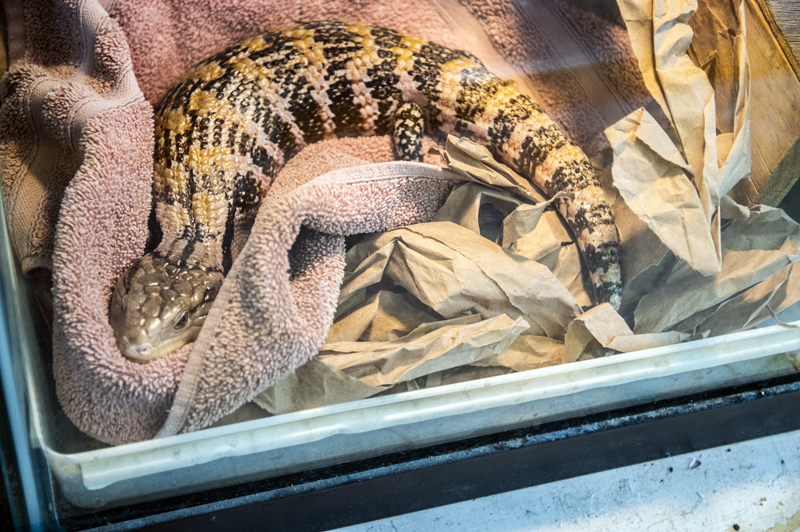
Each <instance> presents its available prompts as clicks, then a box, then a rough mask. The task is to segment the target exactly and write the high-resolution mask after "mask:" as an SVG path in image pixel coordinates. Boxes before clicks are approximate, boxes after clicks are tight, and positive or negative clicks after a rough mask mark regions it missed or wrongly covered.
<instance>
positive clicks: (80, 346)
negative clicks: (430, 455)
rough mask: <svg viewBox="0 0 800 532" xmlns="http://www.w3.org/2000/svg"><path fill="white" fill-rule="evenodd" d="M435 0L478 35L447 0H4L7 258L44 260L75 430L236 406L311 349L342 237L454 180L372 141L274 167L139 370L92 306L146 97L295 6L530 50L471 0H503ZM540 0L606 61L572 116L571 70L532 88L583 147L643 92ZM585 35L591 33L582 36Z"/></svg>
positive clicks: (618, 56)
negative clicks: (244, 224) (482, 35)
mask: <svg viewBox="0 0 800 532" xmlns="http://www.w3.org/2000/svg"><path fill="white" fill-rule="evenodd" d="M451 4H452V6H451V7H453V9H456V8H458V9H462V10H463V12H464V13H467V14H468V13H470V12H472V13H475V14H476V15H475V16H476V17H477V18H476V20H477V21H478V22H479V24H480V25H481V26H482V27H483V28H484V29H485V31H486V35H487V42H490V43H492V44H491V45H490V46H489V47H482V45H478V44H475V43H473V41H472V40H469V39H464V38H463V37H462V36H461V34H459V33H458V32H456V31H455V30H453V29H451V27H450V26H449V25H448V23H447V22H446V21H445V18H444V16H443V12H444V13H445V14H446V12H449V11H448V10H447V9H445V10H444V11H443V6H444V7H446V5H447V0H430V1H428V2H419V1H411V0H397V1H394V0H392V1H389V0H385V1H377V2H349V1H344V0H341V1H339V0H335V1H323V0H312V1H309V2H290V1H288V0H265V1H261V2H258V1H254V0H238V1H236V2H229V1H219V0H202V1H194V2H185V1H179V0H172V1H170V0H149V1H144V0H133V1H128V2H117V3H113V2H110V1H109V2H106V3H105V4H104V6H105V7H106V8H107V9H108V11H109V12H110V13H111V17H109V16H108V15H107V13H106V12H105V11H104V8H103V7H102V6H101V4H100V3H98V2H97V1H95V0H77V1H76V2H72V3H62V2H58V1H57V0H32V1H29V2H25V3H23V2H22V1H21V0H18V1H16V2H15V1H13V0H12V1H10V2H7V4H6V5H7V13H6V14H7V19H8V32H9V40H10V42H11V44H12V47H11V49H10V59H11V70H10V72H9V74H8V75H7V76H6V77H5V78H4V79H3V82H2V86H0V97H2V101H3V105H2V108H1V109H0V158H2V167H1V170H2V193H3V198H4V204H5V209H6V213H7V216H8V220H9V226H10V229H11V233H12V234H11V237H12V242H13V245H14V249H15V252H16V254H17V256H18V258H19V260H20V261H21V263H22V267H23V269H24V271H25V272H26V273H28V274H34V273H36V272H40V271H42V270H43V269H44V270H45V271H46V270H51V271H52V280H53V289H52V295H53V314H54V321H53V338H54V342H53V346H54V347H53V348H54V353H53V362H54V371H55V379H56V386H57V392H58V397H59V399H60V401H61V403H62V405H63V407H64V410H65V412H66V413H67V415H68V416H69V417H70V418H71V419H72V420H73V421H74V422H75V424H76V425H77V426H78V427H79V428H80V429H81V430H83V431H84V432H86V433H87V434H90V435H91V436H94V437H96V438H98V439H100V440H102V441H105V442H108V443H112V444H121V443H127V442H133V441H140V440H143V439H148V438H152V437H154V436H156V435H162V436H164V435H169V434H175V433H179V432H187V431H191V430H196V429H199V428H202V427H204V426H207V425H208V424H210V423H212V422H213V421H214V420H216V419H218V418H220V417H221V416H223V415H225V414H227V413H229V412H231V411H233V410H235V409H236V408H237V407H239V406H240V405H242V404H243V403H244V402H246V401H248V400H249V399H250V398H251V397H253V396H254V395H255V394H257V393H258V392H260V391H261V390H263V389H264V388H265V387H267V386H269V385H270V384H272V383H274V382H275V381H276V380H277V379H279V378H280V377H282V376H284V375H286V374H287V373H289V372H291V371H293V370H294V369H295V368H296V367H298V366H299V365H300V364H302V363H304V362H305V361H307V360H308V359H309V358H310V357H312V356H314V354H315V353H316V352H317V350H318V348H319V346H320V345H321V344H322V342H323V340H324V338H325V336H326V332H327V329H328V327H329V326H330V323H331V320H332V316H333V312H334V310H335V304H336V299H337V295H338V287H339V282H340V280H341V276H342V272H343V255H342V252H343V235H347V234H352V233H359V232H369V231H377V230H385V229H390V228H393V227H396V226H398V225H403V224H408V223H412V222H419V221H425V220H428V219H430V218H431V217H432V216H433V214H434V212H435V210H436V207H437V206H438V204H439V203H440V202H441V201H442V200H443V198H444V196H445V195H446V193H447V190H448V189H449V187H450V185H451V184H452V183H453V182H454V179H456V178H455V177H454V175H453V174H452V173H450V172H448V171H444V170H439V169H436V168H432V167H430V166H425V165H419V164H408V163H402V164H400V163H391V164H388V165H383V166H367V167H361V166H357V165H360V164H362V163H364V162H372V163H374V162H380V161H385V160H387V159H390V158H391V152H390V150H389V141H388V139H387V138H384V137H380V138H359V139H341V140H336V141H331V142H329V143H327V144H326V145H325V149H324V150H319V149H318V148H315V147H314V146H312V147H309V149H310V150H312V151H310V152H309V153H305V152H304V153H301V154H300V155H299V156H298V158H297V160H296V161H294V160H293V161H291V162H290V166H291V168H290V167H287V169H286V170H285V171H284V172H282V173H281V174H279V176H278V178H277V180H276V183H275V186H274V187H273V189H272V190H271V192H270V196H269V197H268V199H267V200H266V201H265V202H264V205H263V206H262V208H261V209H260V212H259V215H258V218H257V220H256V223H255V226H254V228H253V234H252V236H251V238H250V239H249V240H248V242H247V244H246V245H245V247H244V249H242V251H241V254H240V255H239V258H238V260H237V261H236V263H235V265H234V267H233V269H232V271H231V273H230V274H229V277H228V279H226V282H225V285H224V287H223V289H222V292H221V293H220V296H219V297H218V299H217V301H216V303H215V305H214V308H213V310H212V314H211V315H210V316H209V318H208V320H207V322H206V326H205V327H204V329H203V331H202V333H201V335H200V337H199V338H198V340H197V342H196V343H195V344H194V346H187V347H186V348H184V349H183V350H181V351H180V352H179V353H177V354H175V355H173V356H169V357H166V358H164V359H161V360H158V361H155V362H152V363H149V364H146V365H138V364H134V363H131V362H128V361H127V360H126V359H124V358H123V357H122V356H121V355H120V353H119V351H118V349H117V348H116V345H115V342H114V338H113V335H112V332H111V328H110V326H109V324H108V317H107V311H108V301H109V298H110V293H111V289H112V287H113V286H114V283H115V282H116V279H117V277H118V276H119V275H120V274H121V273H122V272H123V271H124V270H125V268H126V267H127V266H128V265H129V264H130V263H131V262H132V261H134V260H135V259H136V258H137V257H138V256H139V255H140V254H141V253H142V249H143V246H144V240H145V235H146V219H147V215H148V211H149V208H150V179H151V175H152V166H153V163H152V149H153V139H152V130H153V126H152V107H151V104H152V103H153V102H155V101H156V100H157V99H158V98H159V97H160V95H161V94H163V92H164V91H165V89H166V88H167V86H168V85H169V84H170V83H171V82H172V81H173V80H175V79H177V78H178V77H179V76H180V74H181V73H182V72H183V71H184V70H185V69H186V68H187V67H188V66H190V65H191V64H193V63H195V62H196V61H198V60H200V59H202V58H203V57H205V56H206V55H209V54H210V53H213V52H215V51H217V50H218V49H220V48H221V47H223V46H224V45H226V44H229V43H231V42H234V41H237V40H240V39H241V38H243V37H246V36H248V35H252V34H255V33H259V32H263V31H267V30H270V29H275V28H277V27H279V26H282V25H285V24H287V23H289V22H291V21H294V20H309V19H322V18H349V19H360V20H364V21H366V22H372V23H378V24H381V25H384V26H388V27H392V28H395V29H399V30H404V31H408V32H411V33H414V34H417V35H419V36H421V37H425V38H428V39H430V40H434V41H437V42H440V43H442V44H444V45H447V46H451V47H457V48H463V49H467V50H469V51H472V52H473V53H474V54H475V55H477V56H478V57H479V58H481V59H484V61H485V62H486V63H487V64H490V65H491V62H490V61H488V60H487V59H486V57H487V56H488V55H490V54H496V55H498V56H499V57H501V58H504V59H505V60H506V61H510V62H512V63H518V62H520V61H522V62H524V61H526V60H527V59H529V58H527V59H526V57H527V56H526V55H524V54H523V55H519V54H520V51H519V50H517V49H516V48H515V47H514V46H512V44H513V43H516V42H521V41H519V39H523V40H524V39H525V38H526V34H527V32H531V31H534V30H533V29H532V28H534V27H535V24H532V23H531V21H530V20H527V21H523V22H524V23H521V24H519V26H518V27H514V28H515V29H514V31H515V32H518V33H514V34H513V35H512V36H513V39H512V40H510V41H509V40H507V39H510V38H511V37H509V35H506V34H505V30H502V31H501V30H500V29H499V28H504V27H505V26H503V24H507V23H508V22H509V20H512V19H513V18H514V17H517V16H520V14H519V13H516V14H514V13H515V12H514V11H513V9H512V10H511V11H509V10H508V9H505V10H503V9H494V10H492V9H487V10H481V9H479V7H480V6H481V5H487V6H488V5H490V4H491V5H494V4H498V5H500V6H503V5H505V4H502V3H500V2H499V0H493V1H492V2H490V1H489V0H487V1H486V2H485V3H484V4H481V2H480V1H474V2H473V1H469V2H466V0H465V5H460V4H455V3H452V1H451ZM549 5H550V7H549V8H548V9H550V10H551V13H554V15H553V16H554V17H555V18H556V19H559V20H562V21H566V23H567V24H571V25H572V26H573V30H574V31H575V33H576V34H577V35H581V34H582V33H581V31H578V29H579V28H580V27H581V25H584V26H586V25H587V24H589V23H588V22H587V21H590V22H591V24H589V26H591V29H592V31H593V32H594V33H593V34H592V37H591V39H589V40H588V41H585V42H584V44H583V45H581V46H578V47H577V52H580V53H582V54H586V53H588V52H587V51H591V53H592V54H594V56H595V57H600V58H602V54H600V52H601V51H602V52H603V53H606V54H608V57H614V58H615V59H614V61H615V62H614V64H613V65H611V66H609V67H608V68H606V70H607V72H606V73H605V74H603V75H604V76H606V77H607V78H608V80H609V81H608V82H609V84H610V85H614V86H615V87H617V88H616V89H615V90H619V87H622V88H623V92H624V94H623V96H624V97H622V98H616V97H615V99H617V100H618V101H619V102H621V103H618V104H615V105H616V106H617V107H616V108H615V109H613V110H611V111H608V112H604V111H598V112H594V111H592V112H589V111H587V110H586V106H585V105H584V102H585V99H586V97H587V95H586V94H583V93H582V89H581V88H580V83H577V84H573V87H572V89H570V91H568V92H565V93H564V94H565V95H567V96H566V97H565V99H564V100H563V101H560V100H556V99H555V98H552V101H551V102H549V107H548V109H549V110H550V112H551V113H552V114H554V115H555V116H556V117H559V118H562V121H563V122H565V125H567V129H568V130H570V131H571V132H572V133H573V134H574V135H575V136H576V138H577V139H578V141H579V142H581V143H582V144H583V145H584V147H585V148H590V151H591V148H592V146H594V149H596V148H597V147H598V144H597V138H598V137H597V133H598V132H600V131H602V130H603V129H604V128H605V127H606V126H607V125H609V124H610V123H612V122H613V121H615V120H616V119H618V118H620V117H621V116H624V115H625V114H627V113H628V112H629V111H630V110H632V109H634V108H636V107H638V106H640V105H641V104H642V103H644V102H646V101H647V99H648V98H647V97H646V96H645V91H644V88H643V86H642V84H641V81H640V80H639V79H638V78H635V79H634V78H631V79H628V78H627V77H626V76H627V75H628V74H629V73H630V69H631V68H634V69H635V64H636V63H635V60H634V59H633V56H632V54H631V52H630V50H629V49H628V45H627V42H626V41H625V39H618V37H620V36H621V35H624V30H622V29H621V28H618V27H614V26H612V25H609V24H607V23H605V22H603V21H600V20H599V19H596V18H594V17H591V16H589V15H586V14H581V15H580V16H577V15H575V14H574V13H573V11H572V10H570V9H567V8H565V7H563V6H561V5H560V4H549ZM476 6H478V7H476ZM514 9H517V8H514ZM570 13H572V14H570ZM509 17H511V18H509ZM603 31H604V32H606V33H605V34H604V35H605V37H606V39H605V40H603V39H602V38H601V37H600V36H599V35H600V34H599V33H598V32H600V33H602V32H603ZM512 33H513V32H512ZM514 39H516V40H514ZM592 39H597V41H596V42H595V43H594V44H592V42H594V41H592ZM590 41H592V42H590ZM581 42H583V41H581ZM597 42H600V43H605V44H606V46H605V48H604V49H603V50H600V51H598V50H593V47H596V43H597ZM509 43H510V44H509ZM129 45H130V48H129ZM473 47H474V48H473ZM498 50H499V52H498ZM534 51H535V52H536V53H538V54H545V55H547V54H551V53H555V52H554V50H548V49H547V47H541V46H540V47H538V48H537V47H534ZM598 54H600V55H598ZM538 59H542V57H538ZM530 63H531V64H533V62H530ZM545 63H546V62H545ZM542 64H544V63H542ZM620 65H622V66H620ZM545 66H547V65H545ZM602 68H603V67H601V69H602ZM521 71H522V75H523V76H532V77H535V76H533V74H534V73H532V72H528V71H527V70H526V69H525V68H522V69H521ZM134 72H135V74H136V79H134ZM565 75H567V74H565ZM593 75H595V76H596V75H597V74H593ZM559 79H561V80H563V77H562V78H559ZM137 80H138V83H139V84H138V85H137ZM534 81H536V80H534ZM139 87H141V88H142V90H141V91H140V90H139ZM548 90H549V91H550V92H549V94H554V90H555V89H553V88H552V87H551V88H549V89H548V88H547V87H545V86H541V85H540V86H539V87H538V89H537V92H541V93H542V94H545V93H548V92H547V91H548ZM620 94H622V93H620ZM581 109H582V110H581ZM573 116H577V117H579V119H578V120H575V119H573V118H571V117H573ZM570 124H571V125H570ZM314 149H317V150H318V151H314ZM331 150H336V151H333V152H332V151H331ZM307 151H308V150H307ZM333 153H335V154H336V155H332V154H333ZM348 154H349V156H348ZM292 165H294V166H292ZM297 165H305V166H302V170H303V171H298V170H297V168H296V167H297ZM344 167H350V168H351V170H348V171H342V172H336V173H334V174H329V175H327V176H326V177H324V178H323V179H320V180H316V181H312V182H309V183H307V184H302V183H301V182H300V181H302V180H297V179H288V178H287V179H282V176H284V175H286V176H288V175H294V176H298V175H304V176H308V177H309V178H310V177H315V176H319V175H321V174H323V173H325V172H327V171H329V170H336V169H338V168H344ZM292 168H293V170H292V171H291V173H290V172H289V171H290V169H292ZM301 226H302V227H304V229H302V230H301ZM290 250H291V252H290ZM289 269H291V275H290V274H289V273H287V271H288V270H289Z"/></svg>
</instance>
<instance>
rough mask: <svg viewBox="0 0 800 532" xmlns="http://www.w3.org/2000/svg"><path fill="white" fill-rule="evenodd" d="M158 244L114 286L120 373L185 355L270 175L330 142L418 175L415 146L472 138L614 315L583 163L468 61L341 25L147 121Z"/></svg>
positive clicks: (557, 134) (295, 28) (180, 95)
mask: <svg viewBox="0 0 800 532" xmlns="http://www.w3.org/2000/svg"><path fill="white" fill-rule="evenodd" d="M154 123H155V149H154V178H153V203H154V210H153V212H154V215H155V218H156V219H157V220H158V226H159V230H160V234H161V235H160V236H161V240H160V243H159V244H158V246H157V247H156V248H155V249H154V250H153V251H152V252H150V253H148V254H145V255H144V256H143V257H142V258H141V259H140V260H138V261H137V262H136V263H135V264H134V265H133V266H132V267H131V268H130V269H129V270H128V271H126V272H125V273H124V274H123V275H122V276H121V277H120V279H119V280H118V282H117V283H116V286H115V287H114V289H113V291H112V297H111V302H110V310H109V321H110V324H111V325H112V328H113V329H114V335H115V338H116V341H117V345H118V347H119V348H120V351H121V352H122V354H123V355H124V356H125V357H127V358H128V359H130V360H132V361H135V362H140V363H146V362H148V361H151V360H155V359H158V358H161V357H163V356H166V355H168V354H170V353H172V352H174V351H176V350H177V349H179V348H180V347H181V346H183V345H185V344H187V343H189V342H192V341H194V340H195V339H196V337H197V335H198V334H199V331H200V328H201V326H202V324H203V322H204V320H205V317H206V315H207V314H208V312H209V310H210V308H211V305H212V304H213V302H214V298H215V296H216V294H217V293H218V291H219V289H220V286H221V284H222V281H223V279H224V276H225V273H226V272H227V271H228V270H229V269H230V267H231V264H232V258H231V250H230V246H231V240H232V233H233V226H234V216H235V214H236V213H237V212H247V211H248V210H252V209H255V208H257V207H258V205H259V204H260V202H261V199H262V198H263V197H264V196H265V194H266V191H267V190H268V189H269V187H270V184H271V183H272V180H273V179H274V177H275V175H276V174H277V172H278V171H279V170H280V168H281V167H282V166H283V165H284V164H285V163H286V161H288V160H289V159H290V158H291V157H292V156H293V155H295V154H296V153H298V152H299V151H300V150H301V149H302V148H303V147H304V146H306V145H308V144H310V143H313V142H316V141H319V140H322V139H326V138H330V137H342V136H358V135H386V134H390V135H391V136H392V139H393V145H394V150H395V153H396V156H397V157H398V158H399V159H401V160H406V161H422V156H423V153H422V143H421V138H422V135H423V133H425V132H428V133H432V134H439V135H443V134H451V135H455V136H460V137H468V138H470V139H472V140H474V141H475V142H478V143H480V144H483V145H485V146H487V147H488V148H489V150H490V151H491V152H492V154H493V155H494V156H495V157H496V158H497V159H498V160H500V161H501V162H504V163H505V164H507V165H509V166H510V167H511V168H513V169H514V170H516V171H517V172H519V173H520V174H522V175H523V176H525V177H526V178H528V179H530V180H531V181H532V182H533V183H534V184H535V185H536V186H538V187H539V188H540V189H542V191H544V192H545V193H546V194H547V195H549V196H551V197H552V196H553V195H555V194H557V193H559V192H563V193H565V194H563V195H562V197H560V198H559V199H558V200H557V201H556V205H557V209H558V211H559V212H560V213H561V215H562V216H563V217H564V219H565V220H566V222H567V224H568V226H569V227H570V229H571V231H572V232H573V234H574V236H575V239H576V241H577V243H578V247H579V249H580V252H581V256H582V257H583V262H584V264H585V267H586V268H587V269H588V272H589V275H590V277H591V282H592V285H593V287H594V292H595V303H596V304H599V303H603V302H608V303H610V304H611V305H612V306H613V307H615V308H617V309H618V308H619V306H620V303H621V272H620V265H619V236H618V232H617V229H616V226H615V225H614V218H613V215H612V213H611V209H610V207H609V205H608V203H607V202H606V200H605V198H604V195H603V191H602V189H601V187H600V185H599V182H598V180H597V177H596V175H595V171H594V169H593V167H592V165H591V163H590V162H589V160H588V158H587V157H586V155H585V154H584V153H583V151H581V149H580V148H579V147H578V146H577V145H576V144H575V143H574V142H573V141H572V140H571V139H570V138H569V137H568V135H567V134H566V133H565V132H564V131H563V130H562V129H561V128H560V127H559V126H558V125H557V124H556V123H555V122H554V121H553V120H552V119H550V117H549V116H548V115H547V114H546V113H545V111H544V110H543V109H542V107H541V106H540V105H539V104H537V103H536V102H534V101H533V100H532V99H531V98H530V97H528V96H527V95H525V94H523V93H522V92H520V91H519V90H518V89H517V88H516V86H515V84H514V83H513V82H510V81H506V80H503V79H500V78H499V77H497V76H495V75H494V74H492V73H491V72H490V71H489V70H487V69H486V68H485V67H484V65H483V64H482V63H481V62H480V61H479V60H478V59H477V58H476V57H474V56H473V55H471V54H469V53H467V52H464V51H459V50H451V49H449V48H446V47H444V46H441V45H438V44H436V43H433V42H429V41H427V40H425V39H422V38H418V37H414V36H412V35H408V34H405V33H402V32H399V31H393V30H390V29H386V28H382V27H379V26H375V25H371V24H367V23H362V22H350V21H319V22H309V23H298V24H293V25H291V26H289V27H286V28H284V29H281V30H278V31H273V32H269V33H265V34H262V35H257V36H254V37H251V38H248V39H246V40H244V41H242V42H240V43H238V44H234V45H232V46H229V47H227V48H225V49H224V50H222V51H221V52H219V53H217V54H215V55H213V56H212V57H210V58H208V59H206V60H204V61H202V62H200V63H199V64H197V65H196V66H194V67H192V68H191V69H189V70H188V71H187V72H186V73H185V74H184V75H183V76H182V77H181V78H180V79H179V80H178V81H177V82H176V83H175V84H173V86H172V87H171V88H170V89H169V90H168V91H167V93H166V94H165V96H164V97H163V98H162V99H161V101H160V103H159V104H158V105H157V107H156V109H155V122H154Z"/></svg>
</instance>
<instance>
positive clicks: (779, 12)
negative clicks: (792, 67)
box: [762, 0, 800, 73]
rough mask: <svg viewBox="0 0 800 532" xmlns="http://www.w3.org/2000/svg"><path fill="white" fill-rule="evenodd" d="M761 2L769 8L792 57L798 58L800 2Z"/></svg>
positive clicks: (767, 0) (781, 0)
mask: <svg viewBox="0 0 800 532" xmlns="http://www.w3.org/2000/svg"><path fill="white" fill-rule="evenodd" d="M762 1H763V2H764V3H766V4H767V5H768V6H769V8H770V11H771V13H772V16H773V19H774V23H775V25H776V26H777V27H778V28H779V29H780V33H781V34H782V36H783V38H784V39H785V40H786V44H787V45H788V47H789V49H790V50H791V51H792V53H793V55H794V57H795V58H798V57H800V2H798V0H762ZM799 73H800V72H799Z"/></svg>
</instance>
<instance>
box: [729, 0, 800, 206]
mask: <svg viewBox="0 0 800 532" xmlns="http://www.w3.org/2000/svg"><path fill="white" fill-rule="evenodd" d="M764 1H765V0H746V4H747V54H748V58H749V61H750V73H751V80H752V81H751V103H752V107H751V109H752V115H751V119H752V122H751V124H752V149H753V164H752V173H751V179H752V185H748V186H745V187H741V188H740V189H739V190H740V192H742V193H744V195H745V196H746V198H747V199H748V200H750V201H752V202H755V203H764V204H767V205H777V204H778V203H780V202H781V200H782V199H783V198H784V197H785V196H786V194H787V193H788V192H789V190H790V189H791V187H792V185H794V183H795V182H796V181H797V180H798V177H800V143H798V142H797V141H798V138H800V79H798V72H800V69H797V62H796V59H795V56H794V54H793V53H792V52H791V51H790V50H788V49H787V44H786V43H787V41H786V40H785V39H783V36H782V34H781V32H780V30H779V28H778V26H777V25H776V23H775V19H774V17H773V16H772V12H771V11H770V9H769V7H768V6H767V5H766V4H764V3H763V2H764ZM787 3H788V2H787ZM796 5H797V6H800V3H797V4H796Z"/></svg>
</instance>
